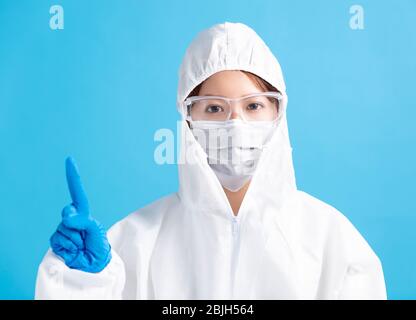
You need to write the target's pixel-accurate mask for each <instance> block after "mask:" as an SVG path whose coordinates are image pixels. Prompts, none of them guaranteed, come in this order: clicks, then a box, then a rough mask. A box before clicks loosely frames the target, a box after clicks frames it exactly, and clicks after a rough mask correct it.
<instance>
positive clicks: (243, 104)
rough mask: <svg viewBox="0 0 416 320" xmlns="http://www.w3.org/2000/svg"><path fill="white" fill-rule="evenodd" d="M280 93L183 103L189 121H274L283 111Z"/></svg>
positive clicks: (203, 99) (186, 101)
mask: <svg viewBox="0 0 416 320" xmlns="http://www.w3.org/2000/svg"><path fill="white" fill-rule="evenodd" d="M282 98H283V96H282V94H280V93H279V92H261V93H253V94H249V95H246V96H243V97H240V98H234V99H231V98H227V97H221V96H193V97H189V98H187V99H186V100H185V101H184V102H183V113H184V116H185V118H186V120H188V121H227V120H230V119H231V117H232V115H233V114H234V115H238V116H239V117H240V118H241V119H242V120H243V121H247V122H250V121H274V120H277V119H278V118H280V116H281V114H282V113H283V110H282V108H281V106H280V101H281V100H282Z"/></svg>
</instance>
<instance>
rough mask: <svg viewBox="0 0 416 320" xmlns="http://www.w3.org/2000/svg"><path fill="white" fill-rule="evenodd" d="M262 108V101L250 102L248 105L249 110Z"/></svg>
mask: <svg viewBox="0 0 416 320" xmlns="http://www.w3.org/2000/svg"><path fill="white" fill-rule="evenodd" d="M261 108H263V105H262V104H260V103H250V104H249V105H248V106H247V110H249V111H257V110H260V109H261Z"/></svg>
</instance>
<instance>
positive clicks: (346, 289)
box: [36, 22, 386, 299]
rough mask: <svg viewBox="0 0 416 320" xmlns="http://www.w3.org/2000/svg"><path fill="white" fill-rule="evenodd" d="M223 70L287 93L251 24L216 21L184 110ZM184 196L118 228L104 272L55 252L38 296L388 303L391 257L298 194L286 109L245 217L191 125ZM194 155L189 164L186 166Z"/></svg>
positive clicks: (188, 57) (202, 46)
mask: <svg viewBox="0 0 416 320" xmlns="http://www.w3.org/2000/svg"><path fill="white" fill-rule="evenodd" d="M222 70H245V71H249V72H252V73H254V74H256V75H258V76H260V77H261V78H263V79H265V80H266V81H268V82H269V83H270V84H272V85H273V86H274V87H276V88H277V89H278V90H279V91H280V92H281V93H283V95H284V99H283V102H282V103H283V104H285V105H286V103H287V96H286V94H285V83H284V80H283V76H282V72H281V68H280V66H279V63H278V61H277V60H276V58H275V57H274V56H273V54H272V53H271V51H270V50H269V48H268V47H267V46H266V45H265V43H264V42H263V41H262V40H261V38H260V37H259V36H258V35H257V34H256V33H255V32H254V31H253V30H252V29H250V28H249V27H247V26H246V25H244V24H240V23H229V22H226V23H223V24H217V25H215V26H213V27H211V28H209V29H207V30H205V31H203V32H201V33H200V34H199V35H198V36H197V37H196V38H195V40H194V41H193V42H192V44H191V45H190V47H189V48H188V49H187V51H186V54H185V57H184V60H183V62H182V65H181V68H180V72H179V87H178V95H177V104H178V107H179V108H180V106H181V103H182V101H183V100H184V99H185V98H186V97H187V96H188V95H189V93H190V92H191V91H192V89H193V88H195V87H196V86H197V85H198V84H199V83H201V82H202V81H204V80H205V79H207V78H208V77H209V76H211V75H212V74H214V73H216V72H218V71H222ZM181 137H182V138H181V150H180V160H181V162H182V163H180V164H179V165H178V167H179V186H180V187H179V190H178V192H176V193H174V194H171V195H168V196H166V197H164V198H162V199H160V200H158V201H156V202H154V203H152V204H150V205H148V206H147V207H145V208H142V209H140V210H138V211H136V212H133V213H132V214H130V215H129V216H127V217H126V218H125V219H123V220H122V221H120V222H118V223H116V224H115V225H114V226H113V227H112V228H111V229H110V230H109V232H108V237H109V241H110V243H111V246H112V255H113V258H112V260H111V262H110V263H109V265H108V266H107V267H106V268H105V269H104V270H103V271H101V272H100V273H98V274H92V273H86V272H82V271H78V270H73V269H69V268H68V267H67V266H66V265H65V264H64V262H63V261H62V260H61V259H60V258H58V257H57V256H55V254H54V253H52V251H50V250H49V251H48V252H47V254H46V256H45V257H44V259H43V261H42V263H41V265H40V267H39V270H38V278H37V284H36V298H38V299H71V298H75V299H83V298H87V299H385V298H386V289H385V283H384V278H383V271H382V266H381V263H380V260H379V259H378V257H377V256H376V254H375V253H374V252H373V251H372V249H371V248H370V246H369V245H368V244H367V242H366V241H365V240H364V238H363V237H362V236H361V235H360V233H359V232H358V231H357V230H356V229H355V228H354V226H353V225H352V224H351V223H350V222H349V220H348V219H347V218H346V217H345V216H344V215H343V214H342V213H340V212H339V211H338V210H337V209H335V208H334V207H332V206H330V205H328V204H326V203H324V202H322V201H320V200H318V199H316V198H314V197H312V196H311V195H308V194H307V193H305V192H302V191H300V190H297V187H296V182H295V174H294V169H293V163H292V148H291V146H290V141H289V136H288V129H287V121H286V114H284V116H283V118H282V122H281V123H280V125H279V126H278V128H277V131H276V132H275V134H274V135H273V137H272V139H271V141H270V146H269V147H268V148H266V149H265V150H264V151H263V153H262V156H261V158H260V161H259V164H258V167H257V169H256V172H255V173H254V176H253V178H252V181H251V184H250V186H249V188H248V191H247V193H246V195H245V197H244V200H243V203H242V205H241V208H240V210H239V213H238V215H237V216H234V215H233V212H232V209H231V206H230V204H229V202H228V200H227V197H226V195H225V193H224V191H223V189H222V187H221V185H220V183H219V181H218V179H217V177H216V176H215V174H214V172H213V171H212V170H211V168H210V167H209V165H208V163H207V160H206V154H205V153H204V151H203V149H202V148H201V146H200V145H199V144H198V142H197V141H196V140H195V138H194V136H193V135H192V133H191V131H190V129H189V127H188V125H187V123H186V122H185V121H182V126H181ZM185 158H186V161H185Z"/></svg>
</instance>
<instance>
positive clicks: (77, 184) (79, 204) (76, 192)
mask: <svg viewBox="0 0 416 320" xmlns="http://www.w3.org/2000/svg"><path fill="white" fill-rule="evenodd" d="M65 168H66V181H67V183H68V189H69V193H70V194H71V198H72V203H73V205H74V206H75V207H76V208H77V209H78V210H80V211H84V212H88V199H87V195H86V194H85V190H84V187H83V185H82V182H81V177H80V175H79V171H78V168H77V165H76V163H75V160H74V158H72V157H68V158H66V161H65Z"/></svg>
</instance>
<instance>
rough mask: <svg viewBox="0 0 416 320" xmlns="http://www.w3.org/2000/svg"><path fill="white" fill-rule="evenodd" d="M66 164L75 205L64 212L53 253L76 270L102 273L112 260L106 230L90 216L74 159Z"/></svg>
mask: <svg viewBox="0 0 416 320" xmlns="http://www.w3.org/2000/svg"><path fill="white" fill-rule="evenodd" d="M65 165H66V180H67V182H68V188H69V192H70V194H71V198H72V203H71V204H70V205H67V206H66V207H64V209H63V210H62V222H61V223H60V224H59V226H58V229H57V230H56V232H55V233H54V234H53V235H52V237H51V238H50V244H51V247H52V251H53V252H54V253H55V254H56V255H58V256H60V257H61V258H62V259H64V261H65V264H66V265H67V266H68V267H70V268H72V269H78V270H82V271H86V272H92V273H96V272H100V271H101V270H103V269H104V268H105V267H106V266H107V264H108V263H109V262H110V260H111V246H110V244H109V243H108V240H107V236H106V230H105V229H104V227H103V226H102V225H101V224H100V223H99V222H98V221H97V220H95V219H94V218H93V217H92V216H91V215H90V213H89V206H88V199H87V196H86V194H85V191H84V188H83V186H82V183H81V178H80V176H79V173H78V169H77V166H76V164H75V161H74V159H73V158H71V157H68V158H67V159H66V162H65Z"/></svg>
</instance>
